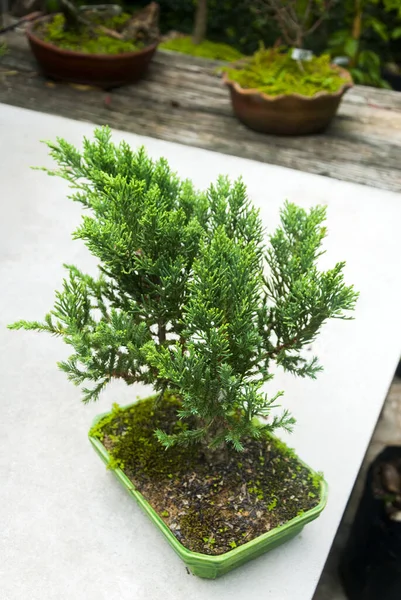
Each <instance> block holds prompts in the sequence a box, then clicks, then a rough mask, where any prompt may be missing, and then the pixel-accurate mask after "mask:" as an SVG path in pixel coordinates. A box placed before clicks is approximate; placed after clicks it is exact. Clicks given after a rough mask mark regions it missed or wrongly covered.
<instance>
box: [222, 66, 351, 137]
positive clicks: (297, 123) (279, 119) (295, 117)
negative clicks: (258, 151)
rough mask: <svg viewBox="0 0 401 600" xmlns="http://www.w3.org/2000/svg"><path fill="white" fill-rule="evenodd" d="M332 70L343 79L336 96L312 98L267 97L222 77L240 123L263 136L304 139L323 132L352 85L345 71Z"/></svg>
mask: <svg viewBox="0 0 401 600" xmlns="http://www.w3.org/2000/svg"><path fill="white" fill-rule="evenodd" d="M333 68H335V69H336V70H337V71H338V72H339V73H340V75H341V77H342V78H343V79H344V85H343V86H342V87H341V88H340V89H339V90H338V91H337V92H334V93H330V92H324V91H322V92H319V93H317V94H315V96H301V95H300V94H282V95H280V96H269V95H268V94H264V93H263V92H259V91H258V90H250V89H244V88H242V87H241V86H240V85H239V84H238V83H236V82H235V81H231V80H230V78H229V76H228V75H227V73H224V75H223V81H224V83H225V84H226V85H227V86H228V87H229V88H230V93H231V101H232V106H233V110H234V113H235V115H236V116H237V117H238V119H239V120H240V121H242V123H244V124H245V125H247V126H248V127H250V128H251V129H254V130H255V131H261V132H262V133H273V134H277V135H304V134H308V133H319V132H321V131H324V130H325V129H326V127H327V126H328V125H329V124H330V121H331V120H332V119H333V117H334V115H335V114H336V112H337V109H338V106H339V104H340V102H341V98H342V96H343V95H344V94H345V92H346V91H347V90H348V89H349V88H350V87H352V85H353V83H352V77H351V75H350V74H349V72H348V71H346V70H345V69H342V68H341V67H337V66H336V65H333Z"/></svg>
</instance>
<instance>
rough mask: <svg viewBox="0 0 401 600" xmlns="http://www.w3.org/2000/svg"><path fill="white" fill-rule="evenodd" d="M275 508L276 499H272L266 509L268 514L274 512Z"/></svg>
mask: <svg viewBox="0 0 401 600" xmlns="http://www.w3.org/2000/svg"><path fill="white" fill-rule="evenodd" d="M276 506H277V498H273V500H272V501H271V502H270V504H269V506H268V507H267V510H268V511H269V512H271V511H272V510H274V509H275V508H276Z"/></svg>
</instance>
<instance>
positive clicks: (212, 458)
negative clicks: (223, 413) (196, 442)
mask: <svg viewBox="0 0 401 600" xmlns="http://www.w3.org/2000/svg"><path fill="white" fill-rule="evenodd" d="M201 426H203V427H204V426H205V422H204V421H203V422H202V423H201ZM225 430H226V428H225V427H224V423H223V422H222V420H221V419H214V420H213V421H212V423H210V424H209V425H208V427H207V431H206V435H205V436H204V437H203V438H202V440H201V448H202V453H203V455H204V457H205V459H206V461H207V462H208V463H209V464H211V465H222V464H227V462H228V447H227V444H226V442H225V441H224V440H223V441H222V442H221V443H220V444H218V445H216V446H212V442H213V441H214V440H215V439H216V438H217V437H219V436H221V435H222V434H223V433H224V431H225Z"/></svg>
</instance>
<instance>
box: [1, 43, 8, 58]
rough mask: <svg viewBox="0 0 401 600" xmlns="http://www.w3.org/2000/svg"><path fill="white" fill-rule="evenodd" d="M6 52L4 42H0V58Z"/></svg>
mask: <svg viewBox="0 0 401 600" xmlns="http://www.w3.org/2000/svg"><path fill="white" fill-rule="evenodd" d="M5 54H7V46H6V44H4V43H0V58H1V57H2V56H4V55H5Z"/></svg>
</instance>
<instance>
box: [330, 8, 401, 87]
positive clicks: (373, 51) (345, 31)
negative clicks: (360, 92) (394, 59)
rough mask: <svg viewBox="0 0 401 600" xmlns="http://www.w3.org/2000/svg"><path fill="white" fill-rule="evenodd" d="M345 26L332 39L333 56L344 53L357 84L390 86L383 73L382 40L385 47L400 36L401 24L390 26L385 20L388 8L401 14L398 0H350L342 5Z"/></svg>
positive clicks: (399, 15)
mask: <svg viewBox="0 0 401 600" xmlns="http://www.w3.org/2000/svg"><path fill="white" fill-rule="evenodd" d="M343 9H344V13H343V16H342V22H343V23H345V25H346V26H345V27H344V28H341V29H339V30H337V31H335V32H334V33H333V34H332V35H331V36H330V39H329V48H330V53H331V55H332V56H333V57H338V56H344V57H346V58H347V59H348V68H349V70H350V72H351V74H352V77H353V79H354V80H355V82H356V83H360V84H364V85H372V86H375V87H384V88H390V86H389V84H388V83H387V82H386V81H385V80H384V79H383V78H382V76H381V63H382V60H381V56H380V53H379V50H380V43H382V44H384V47H386V46H387V45H388V42H389V41H390V40H391V39H397V38H398V37H401V26H397V23H396V21H395V23H396V24H395V27H393V28H391V27H389V26H388V25H387V24H386V23H385V22H384V20H383V18H384V14H385V11H387V12H390V11H396V12H395V14H394V16H395V18H396V19H397V13H398V17H401V3H400V1H399V0H384V1H383V3H381V2H380V0H347V1H346V2H345V3H344V5H343Z"/></svg>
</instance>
